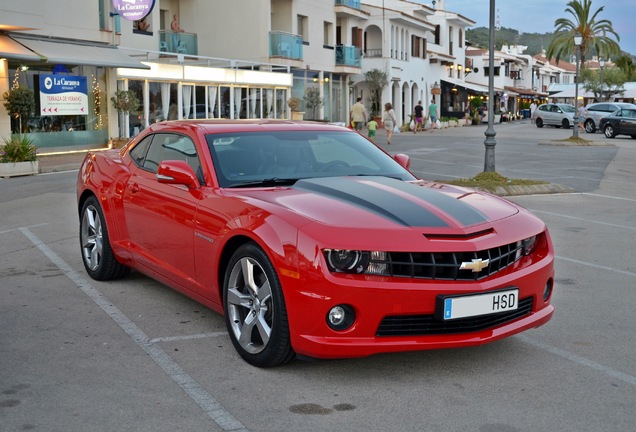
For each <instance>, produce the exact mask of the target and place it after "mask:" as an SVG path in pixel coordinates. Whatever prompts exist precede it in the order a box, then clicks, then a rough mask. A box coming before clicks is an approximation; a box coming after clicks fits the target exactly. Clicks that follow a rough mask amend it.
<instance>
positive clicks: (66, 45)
mask: <svg viewBox="0 0 636 432" xmlns="http://www.w3.org/2000/svg"><path fill="white" fill-rule="evenodd" d="M13 39H15V40H16V41H17V42H20V43H21V44H22V45H24V46H26V47H27V48H29V49H30V50H31V51H34V52H35V53H37V54H39V55H40V56H41V57H43V58H44V59H45V60H46V62H47V63H50V64H70V65H89V66H103V67H126V68H139V69H150V68H149V67H148V66H146V65H145V64H143V63H141V62H140V61H138V60H136V59H134V58H132V57H130V56H128V55H126V54H124V53H123V52H121V51H120V50H119V49H118V48H117V47H114V46H111V45H85V44H76V43H70V42H61V41H55V42H54V41H48V40H40V39H28V38H18V37H14V38H13ZM37 59H38V60H40V58H39V57H38V58H37Z"/></svg>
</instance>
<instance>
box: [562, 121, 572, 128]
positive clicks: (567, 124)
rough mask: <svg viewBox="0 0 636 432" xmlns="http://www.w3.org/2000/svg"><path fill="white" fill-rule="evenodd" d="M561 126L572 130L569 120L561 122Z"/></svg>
mask: <svg viewBox="0 0 636 432" xmlns="http://www.w3.org/2000/svg"><path fill="white" fill-rule="evenodd" d="M561 126H563V129H569V128H570V122H569V121H568V119H563V120H561Z"/></svg>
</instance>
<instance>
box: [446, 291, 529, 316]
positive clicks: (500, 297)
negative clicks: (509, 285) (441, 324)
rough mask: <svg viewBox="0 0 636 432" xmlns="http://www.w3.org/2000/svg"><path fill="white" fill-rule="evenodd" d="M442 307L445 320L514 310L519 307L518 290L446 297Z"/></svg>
mask: <svg viewBox="0 0 636 432" xmlns="http://www.w3.org/2000/svg"><path fill="white" fill-rule="evenodd" d="M443 307H444V319H445V320H452V319H457V318H466V317H473V316H479V315H488V314H492V313H498V312H505V311H511V310H516V309H517V308H518V307H519V290H518V289H510V290H505V291H497V292H491V293H486V294H476V295H469V296H461V297H447V298H445V299H444V303H443Z"/></svg>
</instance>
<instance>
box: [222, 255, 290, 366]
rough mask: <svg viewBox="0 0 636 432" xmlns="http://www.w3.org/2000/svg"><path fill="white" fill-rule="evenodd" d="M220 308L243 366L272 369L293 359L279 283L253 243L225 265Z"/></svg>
mask: <svg viewBox="0 0 636 432" xmlns="http://www.w3.org/2000/svg"><path fill="white" fill-rule="evenodd" d="M223 308H224V310H225V324H226V326H227V330H228V333H229V334H230V339H231V340H232V344H233V345H234V348H235V349H236V351H237V352H238V353H239V355H240V356H241V357H242V358H243V359H244V360H245V361H246V362H248V363H250V364H251V365H254V366H257V367H274V366H280V365H283V364H286V363H289V362H290V361H291V360H293V359H294V356H295V353H294V351H293V350H292V346H291V339H290V336H289V324H288V321H287V309H286V307H285V299H284V297H283V290H282V287H281V284H280V281H279V279H278V276H277V274H276V270H275V269H274V266H273V265H272V263H271V262H270V260H269V258H268V257H267V255H266V254H265V252H264V251H263V250H262V249H261V248H260V247H258V246H257V245H256V244H255V243H246V244H244V245H242V246H241V247H239V248H238V249H237V250H236V252H234V254H233V255H232V258H231V259H230V261H229V263H228V266H227V271H226V272H225V277H224V281H223Z"/></svg>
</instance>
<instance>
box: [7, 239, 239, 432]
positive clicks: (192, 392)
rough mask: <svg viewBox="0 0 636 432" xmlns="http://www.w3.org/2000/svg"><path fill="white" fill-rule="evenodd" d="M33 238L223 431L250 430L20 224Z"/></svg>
mask: <svg viewBox="0 0 636 432" xmlns="http://www.w3.org/2000/svg"><path fill="white" fill-rule="evenodd" d="M19 230H20V231H21V232H22V234H24V235H25V236H26V237H27V238H28V239H29V240H30V241H31V243H33V245H35V247H37V248H38V249H39V250H40V252H42V253H43V254H44V255H45V256H46V257H47V258H48V259H49V260H50V261H51V262H52V263H53V264H55V265H56V266H57V268H59V269H60V270H61V271H62V272H63V273H64V274H65V275H66V277H68V278H69V279H70V280H71V281H73V282H74V283H75V285H77V287H78V288H79V289H81V290H82V291H83V292H84V294H86V295H87V296H88V297H90V298H91V300H93V302H95V304H96V305H97V306H99V307H100V308H101V309H102V310H103V311H104V312H106V314H107V315H108V316H109V317H110V318H111V319H112V320H113V321H115V322H116V323H117V325H119V327H121V329H122V330H123V331H124V332H126V334H127V335H128V336H130V338H131V339H132V340H133V341H134V342H135V343H136V344H137V345H138V346H139V347H140V348H141V349H143V350H144V351H145V352H146V353H147V354H148V356H149V357H150V358H151V359H152V360H153V361H154V362H155V363H156V364H157V365H158V366H159V367H160V368H161V369H163V371H164V372H165V373H166V375H168V376H169V377H170V378H171V379H172V380H173V381H174V382H176V383H177V384H178V385H179V386H180V387H181V388H182V389H183V391H185V392H186V394H187V395H188V396H190V398H191V399H192V400H193V401H194V402H196V403H197V405H199V407H201V409H202V410H203V411H204V412H205V413H206V414H207V415H208V416H209V417H210V418H211V419H212V420H214V422H215V423H216V424H218V425H219V426H220V427H221V429H222V430H224V431H237V432H248V430H247V429H246V428H245V426H243V425H242V424H241V423H240V422H239V421H238V420H236V419H235V418H234V417H233V416H232V415H231V414H230V413H229V412H228V411H227V410H226V409H225V408H223V407H222V406H221V405H220V404H219V403H218V402H217V401H216V399H214V397H212V396H211V395H210V394H209V393H208V392H207V391H206V390H205V389H204V388H203V387H201V385H200V384H199V383H198V382H196V381H195V380H194V379H193V378H192V377H191V376H190V375H189V374H188V373H187V372H186V371H185V370H183V369H182V368H181V366H179V365H178V364H177V363H176V362H175V361H174V360H172V359H171V358H170V356H169V355H168V354H166V352H165V351H163V350H162V349H161V348H160V347H158V346H157V345H155V344H153V343H152V341H151V340H150V339H149V338H148V336H147V335H146V334H145V333H144V332H143V331H142V330H141V329H140V328H139V327H137V325H136V324H135V323H134V322H132V321H131V320H130V319H129V318H128V317H127V316H126V315H125V314H124V313H123V312H122V311H120V310H119V309H118V308H117V307H116V306H114V305H113V304H112V303H111V302H110V301H109V300H108V299H107V298H106V297H104V296H103V295H102V293H101V292H99V291H98V290H97V289H96V288H94V287H93V286H92V285H91V284H90V282H89V281H88V280H87V279H86V278H84V277H82V276H81V275H80V274H79V273H77V272H76V271H75V270H73V269H72V268H71V266H69V265H68V264H67V263H66V262H65V261H64V260H63V259H62V258H60V256H59V255H57V254H56V253H55V252H53V250H52V249H51V248H49V247H48V246H47V245H46V244H44V242H42V241H41V240H40V239H39V238H38V237H37V236H36V235H35V234H33V233H32V232H31V231H30V230H29V229H28V228H19Z"/></svg>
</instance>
